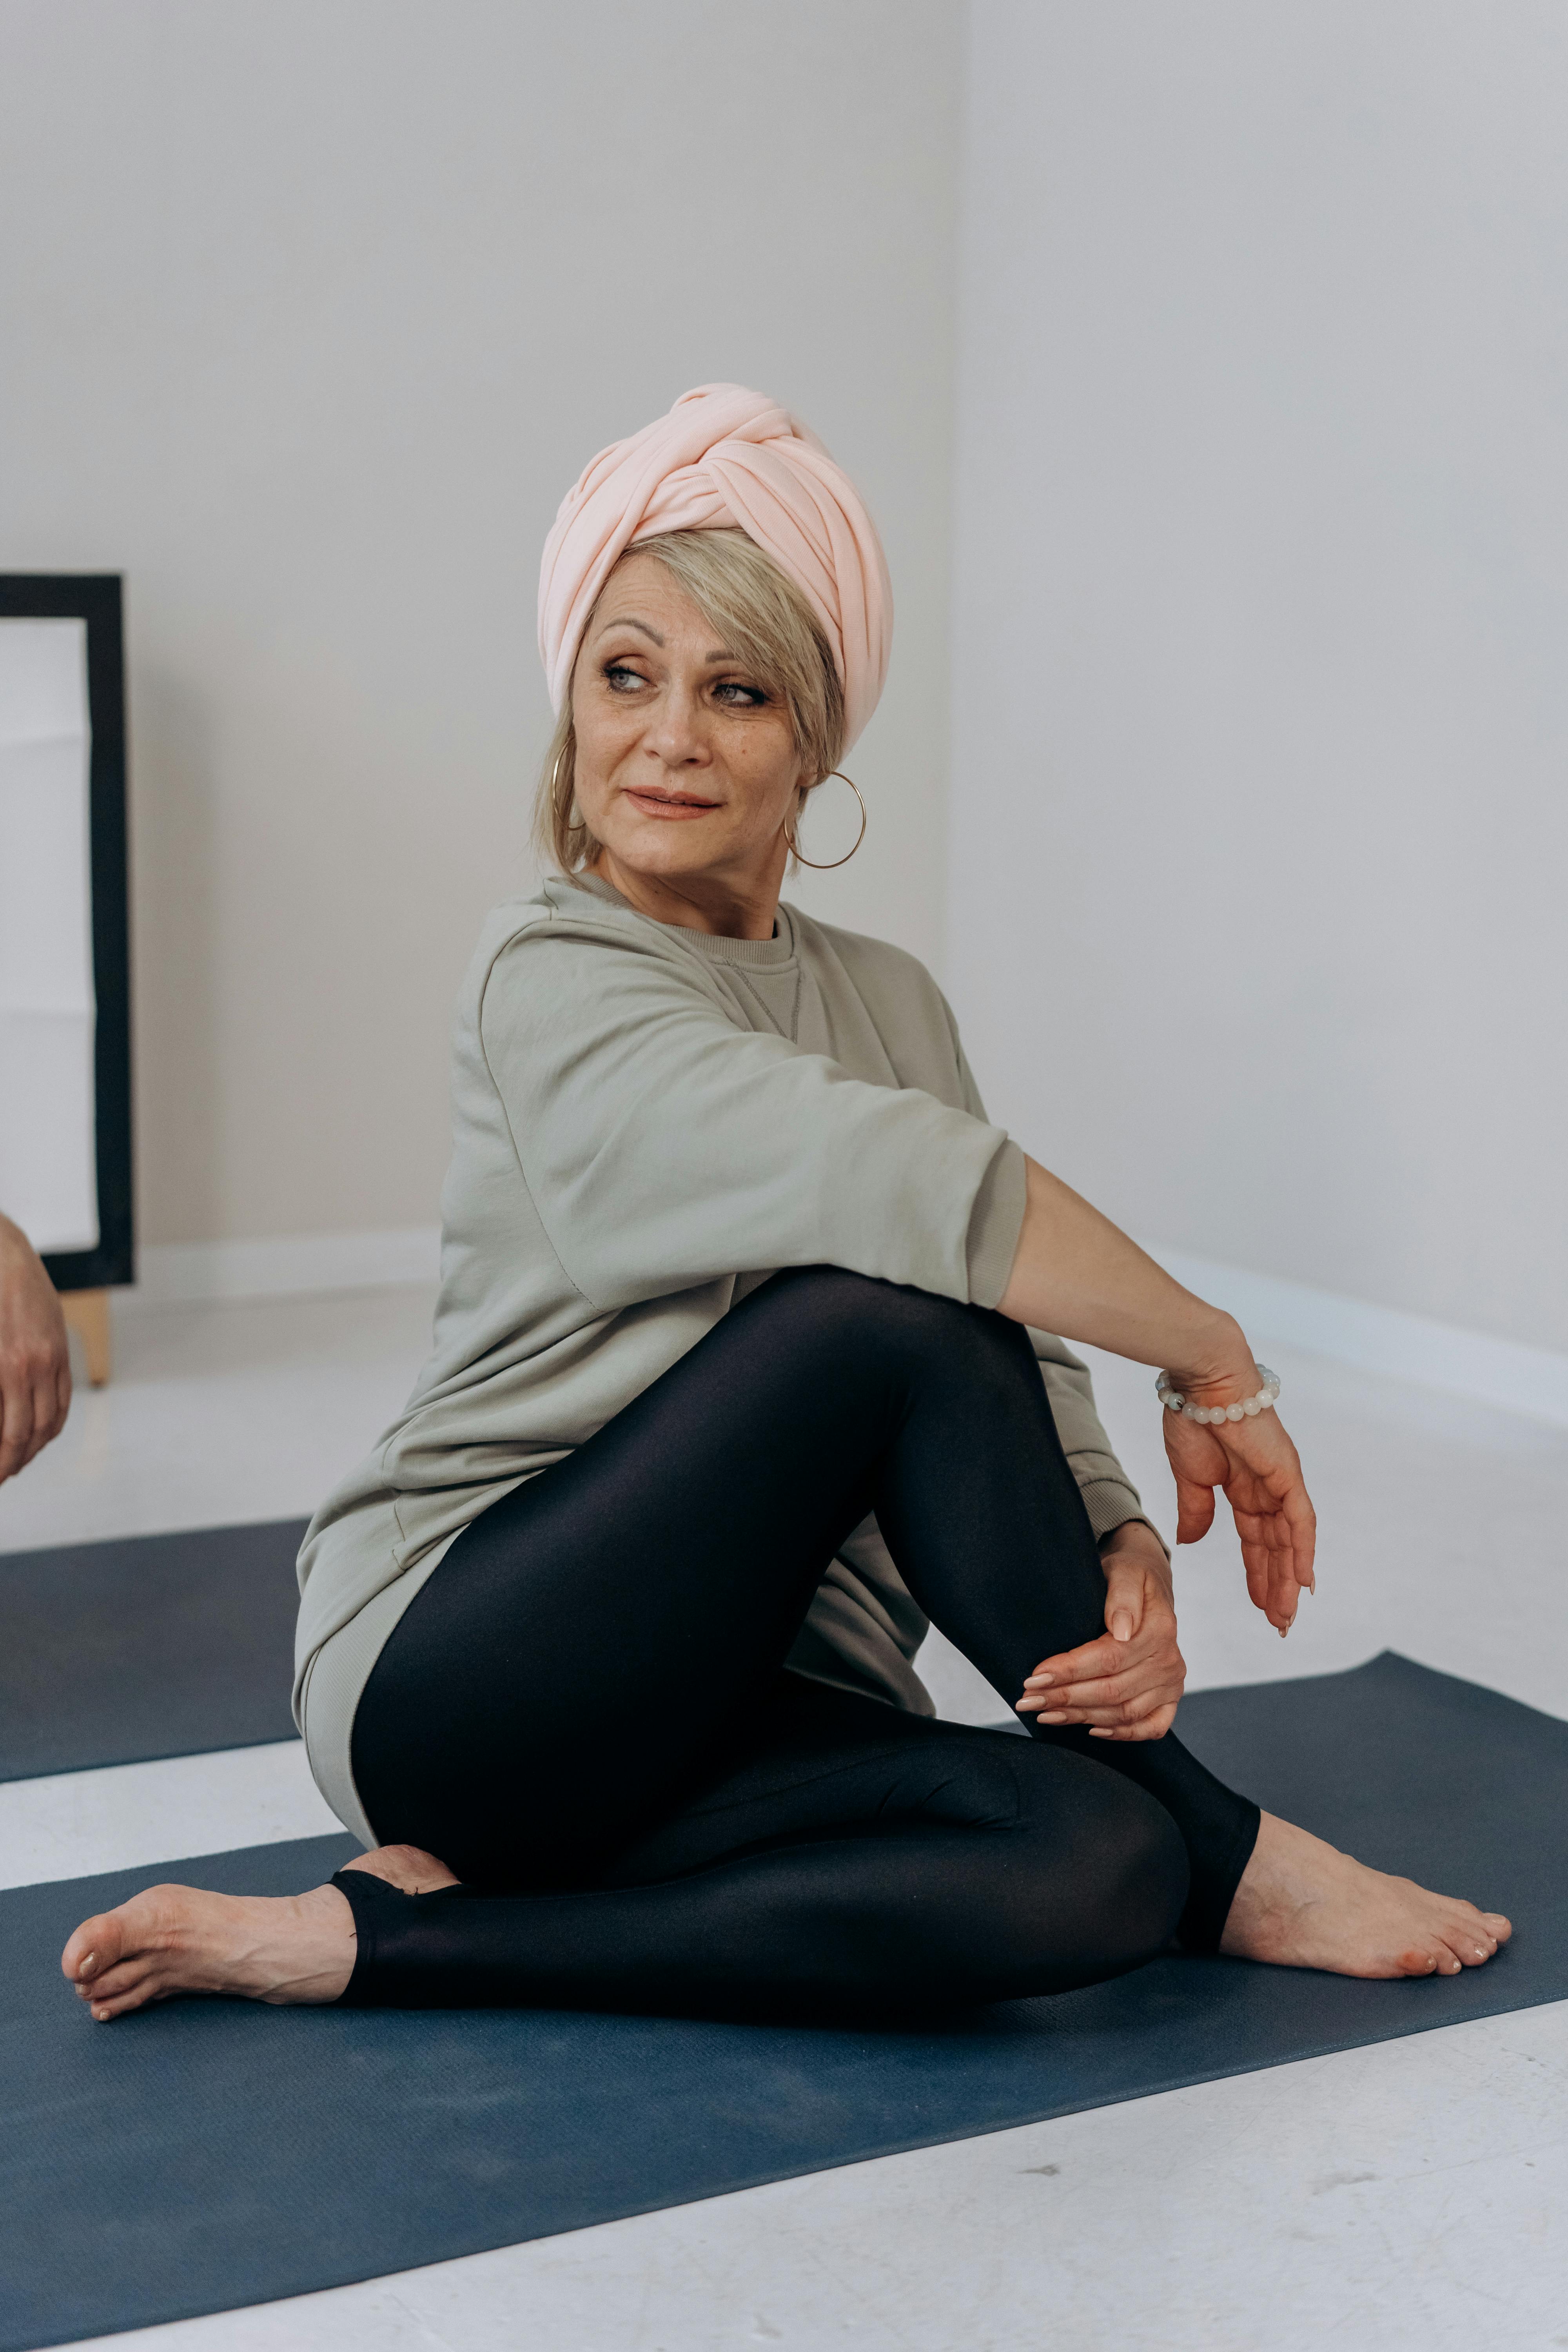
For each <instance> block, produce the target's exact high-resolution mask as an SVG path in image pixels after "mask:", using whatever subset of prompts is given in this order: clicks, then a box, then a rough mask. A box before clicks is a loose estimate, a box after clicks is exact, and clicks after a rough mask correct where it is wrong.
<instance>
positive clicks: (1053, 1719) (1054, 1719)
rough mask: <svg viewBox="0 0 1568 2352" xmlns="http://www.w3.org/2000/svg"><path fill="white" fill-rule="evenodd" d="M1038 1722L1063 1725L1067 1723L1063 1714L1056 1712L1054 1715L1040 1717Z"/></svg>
mask: <svg viewBox="0 0 1568 2352" xmlns="http://www.w3.org/2000/svg"><path fill="white" fill-rule="evenodd" d="M1040 1721H1041V1722H1042V1723H1065V1722H1066V1721H1067V1717H1066V1715H1065V1714H1064V1713H1062V1712H1061V1711H1059V1710H1058V1713H1057V1714H1055V1715H1042V1716H1041V1717H1040Z"/></svg>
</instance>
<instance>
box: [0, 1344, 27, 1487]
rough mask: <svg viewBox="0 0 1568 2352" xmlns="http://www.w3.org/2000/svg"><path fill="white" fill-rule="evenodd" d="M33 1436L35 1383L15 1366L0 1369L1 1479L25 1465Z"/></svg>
mask: <svg viewBox="0 0 1568 2352" xmlns="http://www.w3.org/2000/svg"><path fill="white" fill-rule="evenodd" d="M32 1435H33V1388H32V1382H31V1381H28V1380H27V1379H26V1377H25V1375H24V1374H23V1373H22V1372H21V1371H20V1370H19V1369H18V1368H17V1367H16V1366H15V1365H13V1366H12V1367H11V1368H10V1369H9V1370H6V1371H5V1372H0V1479H5V1478H9V1477H11V1476H12V1475H14V1474H15V1473H16V1471H18V1470H19V1469H20V1468H21V1467H22V1465H23V1463H24V1462H26V1459H27V1448H28V1445H29V1444H30V1443H31V1441H32Z"/></svg>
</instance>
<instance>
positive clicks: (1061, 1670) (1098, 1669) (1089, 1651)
mask: <svg viewBox="0 0 1568 2352" xmlns="http://www.w3.org/2000/svg"><path fill="white" fill-rule="evenodd" d="M1120 1664H1121V1648H1120V1646H1119V1645H1118V1644H1117V1643H1113V1642H1112V1641H1111V1640H1110V1637H1109V1636H1107V1637H1106V1638H1105V1639H1104V1640H1102V1641H1097V1642H1085V1643H1082V1644H1081V1645H1080V1647H1079V1648H1078V1649H1076V1650H1058V1652H1057V1654H1056V1655H1055V1656H1054V1657H1050V1658H1042V1659H1041V1660H1040V1663H1039V1664H1038V1665H1037V1667H1036V1668H1035V1671H1034V1673H1033V1674H1032V1675H1026V1677H1025V1680H1024V1688H1025V1689H1026V1691H1031V1690H1044V1689H1046V1688H1047V1687H1049V1686H1052V1685H1058V1684H1062V1683H1073V1682H1086V1681H1089V1679H1091V1678H1092V1677H1094V1676H1097V1675H1111V1674H1114V1673H1115V1672H1116V1669H1117V1667H1118V1666H1119V1665H1120Z"/></svg>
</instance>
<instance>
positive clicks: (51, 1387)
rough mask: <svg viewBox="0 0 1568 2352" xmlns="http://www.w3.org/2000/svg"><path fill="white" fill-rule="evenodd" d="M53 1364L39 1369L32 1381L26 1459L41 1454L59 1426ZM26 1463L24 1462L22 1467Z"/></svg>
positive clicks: (29, 1459)
mask: <svg viewBox="0 0 1568 2352" xmlns="http://www.w3.org/2000/svg"><path fill="white" fill-rule="evenodd" d="M55 1411H56V1403H55V1381H54V1366H53V1365H52V1364H51V1365H50V1366H49V1367H48V1370H47V1372H46V1371H39V1372H38V1373H37V1375H36V1376H35V1378H34V1381H33V1427H32V1432H31V1434H30V1435H29V1437H28V1439H27V1452H26V1461H27V1462H30V1461H31V1460H32V1459H33V1456H34V1455H35V1454H41V1453H42V1452H43V1450H44V1448H45V1446H46V1445H47V1444H48V1442H49V1440H50V1438H51V1437H52V1436H53V1435H54V1433H55V1431H56V1430H57V1428H58V1426H59V1424H58V1422H57V1421H56V1419H55ZM25 1466H26V1464H24V1467H25Z"/></svg>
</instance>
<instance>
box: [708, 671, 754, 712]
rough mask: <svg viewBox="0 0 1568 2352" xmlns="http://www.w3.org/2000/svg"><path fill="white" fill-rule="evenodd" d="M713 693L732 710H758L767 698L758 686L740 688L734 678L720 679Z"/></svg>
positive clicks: (739, 683)
mask: <svg viewBox="0 0 1568 2352" xmlns="http://www.w3.org/2000/svg"><path fill="white" fill-rule="evenodd" d="M713 691H714V693H715V695H716V696H717V697H718V698H719V700H720V701H721V702H727V703H728V704H729V705H730V707H731V709H732V710H760V709H762V707H763V704H764V703H765V702H766V700H767V696H766V695H765V694H764V693H763V689H762V688H761V687H760V686H742V684H741V681H740V679H739V678H735V677H723V678H721V679H720V681H719V683H718V685H717V686H716V687H715V688H714V689H713Z"/></svg>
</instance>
